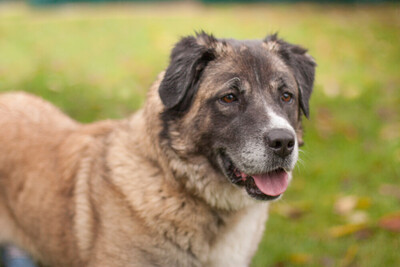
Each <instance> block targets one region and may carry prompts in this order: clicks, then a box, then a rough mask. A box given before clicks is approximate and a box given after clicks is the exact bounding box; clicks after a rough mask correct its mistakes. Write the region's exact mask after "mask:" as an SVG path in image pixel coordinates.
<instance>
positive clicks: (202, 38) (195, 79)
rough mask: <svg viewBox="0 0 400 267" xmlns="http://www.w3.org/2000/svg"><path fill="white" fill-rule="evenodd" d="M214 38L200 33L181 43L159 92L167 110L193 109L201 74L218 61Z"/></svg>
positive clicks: (186, 38) (174, 51)
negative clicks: (214, 61) (191, 106)
mask: <svg viewBox="0 0 400 267" xmlns="http://www.w3.org/2000/svg"><path fill="white" fill-rule="evenodd" d="M212 42H217V40H216V39H215V38H214V37H213V36H212V35H207V34H206V33H204V32H201V33H199V34H197V35H196V37H193V36H189V37H185V38H183V39H181V40H180V41H179V42H178V43H177V44H176V45H175V47H174V49H173V50H172V53H171V58H170V64H169V66H168V68H167V70H166V71H165V75H164V78H163V80H162V81H161V84H160V87H159V89H158V92H159V94H160V98H161V100H162V102H163V104H164V105H165V107H166V108H167V109H173V110H175V111H179V112H183V111H185V110H187V108H188V107H189V106H190V104H191V102H192V99H193V97H194V95H195V94H196V92H197V89H198V86H199V80H200V77H201V74H202V72H203V70H204V69H205V67H206V66H207V64H208V63H209V62H210V61H211V60H213V59H214V58H215V53H214V50H213V48H212V47H213V46H212V45H211V43H212Z"/></svg>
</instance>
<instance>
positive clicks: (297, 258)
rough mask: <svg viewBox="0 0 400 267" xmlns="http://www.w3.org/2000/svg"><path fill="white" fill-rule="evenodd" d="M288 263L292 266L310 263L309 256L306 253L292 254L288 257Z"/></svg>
mask: <svg viewBox="0 0 400 267" xmlns="http://www.w3.org/2000/svg"><path fill="white" fill-rule="evenodd" d="M289 259H290V262H291V263H294V264H306V263H308V262H310V261H311V255H310V254H306V253H293V254H291V255H290V257H289Z"/></svg>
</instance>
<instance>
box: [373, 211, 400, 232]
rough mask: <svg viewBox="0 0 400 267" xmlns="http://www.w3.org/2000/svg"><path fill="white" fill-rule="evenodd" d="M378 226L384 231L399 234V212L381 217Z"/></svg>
mask: <svg viewBox="0 0 400 267" xmlns="http://www.w3.org/2000/svg"><path fill="white" fill-rule="evenodd" d="M378 225H379V227H381V228H383V229H385V230H389V231H393V232H400V211H398V212H395V213H390V214H387V215H385V216H383V217H382V218H381V219H380V220H379V223H378Z"/></svg>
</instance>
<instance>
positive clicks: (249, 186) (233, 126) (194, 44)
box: [159, 33, 315, 200]
mask: <svg viewBox="0 0 400 267" xmlns="http://www.w3.org/2000/svg"><path fill="white" fill-rule="evenodd" d="M314 68H315V63H314V61H313V59H312V58H311V57H310V56H308V55H307V54H306V50H304V49H302V48H301V47H299V46H295V45H291V44H288V43H286V42H284V41H282V40H280V39H277V37H276V35H272V36H269V37H267V38H266V39H265V40H263V41H261V40H260V41H236V40H218V39H215V38H214V37H213V36H210V35H206V34H204V33H201V34H198V35H197V36H196V37H187V38H184V39H182V40H181V41H180V42H179V43H178V44H177V45H176V46H175V48H174V50H173V52H172V55H171V63H170V65H169V67H168V68H167V70H166V73H165V76H164V79H163V81H162V83H161V85H160V88H159V93H160V97H161V100H162V101H163V104H164V105H165V111H164V113H163V121H164V122H165V126H164V132H163V135H164V137H165V138H167V139H168V140H169V141H170V145H171V147H172V148H174V149H175V150H176V151H177V152H178V153H180V154H181V156H182V157H183V158H190V157H191V155H192V156H193V155H202V156H204V157H206V158H207V159H208V161H209V163H210V164H211V165H212V167H213V169H214V170H215V171H217V172H219V173H221V174H223V176H225V178H224V179H225V180H226V181H229V182H230V183H233V184H235V185H237V186H239V187H243V188H244V189H245V190H246V192H247V194H248V195H250V196H251V197H253V198H256V199H259V200H272V199H276V198H278V197H279V196H280V195H281V194H282V193H283V192H284V191H285V190H286V188H287V186H288V184H289V181H290V179H291V176H290V172H291V170H292V169H293V168H294V166H295V164H296V161H297V159H298V146H299V145H301V144H302V129H301V116H302V113H304V114H305V115H306V116H308V101H309V98H310V95H311V91H312V86H313V80H314ZM226 178H227V179H226Z"/></svg>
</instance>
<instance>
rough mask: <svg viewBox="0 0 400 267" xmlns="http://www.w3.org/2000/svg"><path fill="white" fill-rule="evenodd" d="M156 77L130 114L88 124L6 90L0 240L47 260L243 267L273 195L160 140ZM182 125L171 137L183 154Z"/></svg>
mask: <svg viewBox="0 0 400 267" xmlns="http://www.w3.org/2000/svg"><path fill="white" fill-rule="evenodd" d="M160 79H161V76H160V77H159V80H158V81H160ZM158 86H159V82H156V83H155V84H154V85H153V87H152V88H151V90H150V92H149V96H148V100H147V102H146V105H145V107H144V108H143V109H142V110H139V111H138V112H136V113H135V114H134V115H133V116H132V117H130V118H129V119H126V120H121V121H103V122H98V123H94V124H89V125H82V124H79V123H77V122H75V121H73V120H71V119H70V118H68V117H67V116H65V115H64V114H62V113H61V112H60V111H59V110H58V109H57V108H55V107H53V106H52V105H50V104H49V103H47V102H45V101H43V100H41V99H39V98H37V97H35V96H32V95H29V94H26V93H7V94H3V95H1V96H0V129H1V131H0V242H11V243H15V244H16V245H18V246H20V247H22V248H23V249H26V250H27V251H29V252H30V253H31V254H32V256H33V257H34V258H35V259H38V260H40V261H41V262H42V263H43V264H45V265H49V266H96V267H98V266H246V265H248V264H249V263H250V260H251V257H252V256H253V254H254V253H255V251H256V248H257V244H258V242H259V240H260V238H261V236H262V232H263V228H264V224H265V220H266V217H267V207H268V204H267V203H265V202H257V201H254V200H252V199H250V198H249V197H248V196H247V195H246V193H245V192H244V190H239V189H238V188H236V187H235V186H233V185H232V186H227V184H226V181H222V180H221V177H220V175H219V174H217V173H216V171H214V170H210V166H209V164H207V163H206V162H205V159H202V158H200V157H196V156H195V155H193V157H190V158H189V159H187V160H182V159H181V158H180V157H178V156H177V154H176V153H175V152H172V150H171V149H170V147H169V145H168V144H165V143H163V142H160V141H159V133H160V131H161V128H162V125H161V120H160V119H159V114H160V113H161V111H162V104H161V101H160V99H159V96H158V93H157V89H158ZM195 107H196V103H194V108H193V109H192V111H191V112H190V113H189V114H188V118H189V119H190V117H191V116H195V114H196V113H195V112H196V108H195ZM183 124H184V122H183ZM179 127H181V128H179V129H177V131H176V132H175V133H173V132H172V131H171V135H173V134H175V135H176V136H175V138H174V140H175V142H174V143H172V145H173V146H174V148H175V150H177V151H178V153H179V151H181V153H183V154H185V153H187V152H188V151H190V140H189V139H188V136H189V133H182V129H185V127H184V125H183V126H182V125H181V126H179ZM211 180H213V181H214V182H213V184H212V186H210V181H211ZM233 203H237V205H233Z"/></svg>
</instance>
